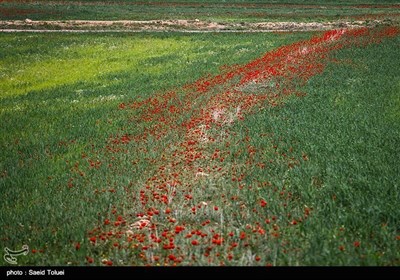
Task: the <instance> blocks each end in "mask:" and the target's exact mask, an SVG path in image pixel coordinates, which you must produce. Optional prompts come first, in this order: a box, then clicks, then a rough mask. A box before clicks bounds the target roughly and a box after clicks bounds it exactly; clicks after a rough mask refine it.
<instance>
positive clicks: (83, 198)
mask: <svg viewBox="0 0 400 280" xmlns="http://www.w3.org/2000/svg"><path fill="white" fill-rule="evenodd" d="M46 2H47V1H35V3H34V4H29V3H28V1H26V3H25V2H24V3H22V4H20V5H21V7H27V6H29V5H36V8H38V9H42V8H43V9H48V7H50V6H51V7H52V8H51V9H55V10H56V9H57V7H58V6H57V5H53V4H51V5H50V6H49V5H47V4H44V3H46ZM69 2H73V1H69ZM80 2H82V3H86V2H88V3H89V2H94V1H80ZM109 2H111V1H109ZM121 2H127V3H128V2H129V3H131V2H134V1H121ZM143 2H149V3H150V2H151V1H143ZM192 2H193V3H199V2H200V1H197V2H196V1H192ZM300 2H301V1H287V3H292V4H295V3H300ZM344 2H345V1H324V3H326V5H332V7H333V6H335V7H336V6H337V7H340V10H342V6H343V7H346V5H358V4H377V3H378V2H379V3H380V4H382V3H383V4H396V2H395V1H356V0H354V1H346V4H344ZM152 3H153V2H152ZM174 3H176V4H177V3H184V1H174ZM185 3H186V2H185ZM216 3H217V2H216V1H203V4H202V5H204V9H211V8H212V7H216V6H215V5H222V4H216ZM218 3H219V2H218ZM229 3H231V4H232V7H231V6H229V7H228V6H227V7H222V8H218V9H216V8H215V13H216V14H218V13H220V12H221V11H224V9H225V8H226V9H228V10H229V9H235V7H234V5H239V4H243V3H247V4H248V3H254V4H257V3H258V2H257V1H254V2H252V1H231V2H229ZM321 3H322V1H309V4H311V5H314V4H315V5H321ZM15 5H16V4H15V2H14V3H11V4H10V3H9V2H4V1H3V2H1V3H0V11H3V10H1V9H2V8H4V7H10V6H15ZM41 5H42V6H41ZM130 5H131V4H129V5H126V6H123V7H124V9H128V10H129V9H130V7H131V6H130ZM178 6H179V5H178ZM85 7H86V6H85V5H79V6H73V7H72V8H71V9H72V10H70V11H69V12H67V13H65V14H63V15H62V18H79V17H80V16H81V15H83V12H82V11H83V10H82V9H84V8H85ZM107 7H109V8H111V10H113V9H114V8H115V9H116V10H115V11H114V10H113V11H114V12H115V15H116V18H118V19H121V18H124V19H125V16H124V13H123V12H121V10H118V9H121V6H120V5H115V6H113V5H109V6H107ZM148 7H149V12H148V14H147V13H143V15H140V16H143V19H144V18H145V17H147V16H149V18H146V19H150V18H151V16H155V15H156V16H157V17H158V16H159V14H157V11H155V10H152V9H153V8H154V6H151V5H149V6H148ZM182 7H183V8H182V9H184V10H185V11H184V12H183V13H186V12H187V15H188V17H192V16H194V15H193V13H192V12H190V9H189V8H190V7H189V8H188V7H186V6H182ZM136 8H137V6H135V5H133V6H132V9H136ZM156 8H157V9H159V7H156ZM156 8H154V9H156ZM187 8H188V9H189V10H188V9H187ZM277 8H278V9H286V6H282V7H277ZM303 8H304V7H303ZM101 9H102V7H101V5H99V6H98V5H96V6H95V8H94V9H93V11H92V12H93V13H92V14H90V13H88V14H87V16H88V18H91V19H92V15H96V14H97V13H98V14H97V15H102V18H103V19H104V18H107V17H108V16H110V17H112V18H113V13H114V12H113V13H110V14H108V13H107V14H106V13H104V12H103V11H102V10H101ZM168 9H169V8H168ZM168 9H166V10H163V13H164V12H165V13H164V14H163V15H164V16H165V15H167V14H168V13H171V15H172V14H173V15H174V17H175V18H181V16H180V14H179V13H178V12H177V11H168ZM177 9H178V8H177ZM304 9H306V8H304ZM335 9H336V8H335ZM365 9H367V8H365ZM379 9H381V8H377V10H379ZM382 9H385V8H382ZM349 10H352V9H349ZM158 11H161V10H158ZM281 12H282V13H283V14H287V12H286V11H281ZM353 12H354V11H353ZM224 13H225V11H224V12H223V13H222V12H221V14H220V15H216V14H215V15H214V14H212V12H210V14H212V17H214V16H215V17H216V18H218V17H219V16H221V18H224V19H225V20H234V21H235V20H239V19H243V14H238V15H237V16H238V17H235V16H232V17H231V16H227V15H225V14H224ZM222 14H224V15H222ZM97 15H96V17H97ZM26 16H27V15H24V16H21V18H24V17H26ZM37 16H38V18H41V19H43V18H48V19H56V18H58V17H59V15H56V16H55V17H54V18H52V15H50V14H48V15H46V14H41V15H39V14H37ZM225 16H226V17H225ZM13 17H14V16H10V17H9V18H13ZM18 17H19V16H18ZM18 17H15V18H18ZM29 17H30V18H33V19H34V18H35V16H34V15H33V16H32V15H31V14H30V15H29ZM196 17H197V15H196ZM288 17H289V16H288ZM206 18H207V19H210V18H211V17H209V16H208V15H207V17H206ZM317 18H318V17H317ZM328 18H329V17H328ZM113 19H114V18H113ZM129 19H136V17H135V18H130V17H129ZM298 19H301V20H304V19H305V18H303V17H302V16H300V17H299V18H298ZM246 20H255V18H253V17H252V18H246ZM279 20H282V17H279ZM291 20H296V17H295V18H291ZM313 20H315V17H313ZM399 43H400V29H399V28H398V27H396V26H378V27H375V28H359V29H353V30H342V31H341V30H336V31H327V32H298V33H289V32H286V33H235V34H230V33H203V34H202V33H198V34H184V33H179V32H169V33H167V32H166V33H151V32H147V33H107V34H99V33H93V34H90V33H82V34H79V33H76V34H75V33H74V34H72V33H71V34H70V33H51V34H48V33H44V34H40V33H29V32H27V33H0V117H1V122H0V150H1V154H0V197H1V198H2V202H1V204H0V249H1V250H3V249H4V248H9V249H11V250H20V249H21V248H22V246H23V245H28V246H29V253H28V254H27V255H21V256H18V257H17V259H18V265H30V266H40V265H72V266H76V265H82V266H98V265H99V266H103V265H104V266H110V265H114V266H144V265H151V266H171V265H183V266H218V265H226V266H270V265H272V266H309V265H311V266H327V265H329V266H399V265H400V226H399V225H400V203H399V201H400V165H399V163H398V157H399V155H400V113H399V112H400V110H399V107H400V73H399V71H398V65H400V50H399V47H398V46H399ZM3 252H4V251H3ZM0 265H1V266H6V265H9V263H7V262H6V261H5V260H4V258H2V260H1V262H0Z"/></svg>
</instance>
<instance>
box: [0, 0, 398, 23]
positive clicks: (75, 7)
mask: <svg viewBox="0 0 400 280" xmlns="http://www.w3.org/2000/svg"><path fill="white" fill-rule="evenodd" d="M399 4H400V3H399V2H398V1H391V0H386V1H361V0H360V1H359V0H353V1H321V0H316V1H296V0H291V1H284V3H283V4H282V2H279V1H211V0H210V1H128V0H125V1H90V0H86V1H45V0H43V1H3V2H0V19H2V20H11V19H25V18H29V19H33V20H73V19H80V20H81V19H87V20H159V19H164V20H165V19H177V18H178V19H189V20H194V19H200V20H206V21H208V20H209V21H217V22H232V21H233V22H262V21H328V20H373V19H380V20H385V19H390V20H392V19H395V18H397V17H398V16H399V13H400V12H399V9H400V6H399Z"/></svg>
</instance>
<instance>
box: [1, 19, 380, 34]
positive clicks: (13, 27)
mask: <svg viewBox="0 0 400 280" xmlns="http://www.w3.org/2000/svg"><path fill="white" fill-rule="evenodd" d="M383 23H385V22H384V21H380V20H375V21H351V22H349V21H332V22H245V23H219V22H211V21H200V20H197V19H196V20H149V21H128V20H121V21H93V20H65V21H33V20H30V19H26V20H15V21H0V32H27V31H29V32H142V31H148V32H165V31H179V32H193V33H195V32H285V31H324V30H331V29H338V28H356V27H361V26H375V25H379V24H383Z"/></svg>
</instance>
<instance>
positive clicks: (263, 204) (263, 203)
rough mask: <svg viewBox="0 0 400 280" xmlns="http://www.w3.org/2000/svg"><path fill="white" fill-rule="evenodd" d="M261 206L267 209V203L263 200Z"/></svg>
mask: <svg viewBox="0 0 400 280" xmlns="http://www.w3.org/2000/svg"><path fill="white" fill-rule="evenodd" d="M260 205H261V207H265V206H267V202H266V201H265V200H264V199H261V201H260Z"/></svg>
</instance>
